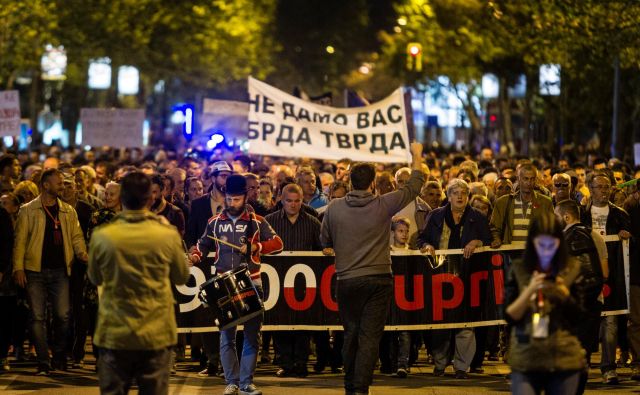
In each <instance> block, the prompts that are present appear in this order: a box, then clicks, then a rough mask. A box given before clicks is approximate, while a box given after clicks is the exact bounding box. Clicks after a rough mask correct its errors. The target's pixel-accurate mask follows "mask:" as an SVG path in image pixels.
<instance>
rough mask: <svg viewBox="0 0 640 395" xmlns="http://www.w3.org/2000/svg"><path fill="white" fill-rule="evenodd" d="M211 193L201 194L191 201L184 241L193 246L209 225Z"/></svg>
mask: <svg viewBox="0 0 640 395" xmlns="http://www.w3.org/2000/svg"><path fill="white" fill-rule="evenodd" d="M210 199H211V194H206V195H204V196H200V197H199V198H197V199H195V200H194V201H193V202H191V211H190V212H189V220H188V221H187V229H186V230H185V232H184V241H185V242H186V243H187V246H189V247H191V246H193V245H195V244H196V243H197V242H198V239H199V238H200V237H201V236H202V235H203V233H204V230H205V229H206V227H207V222H208V221H209V218H211V217H213V213H212V212H211V200H210Z"/></svg>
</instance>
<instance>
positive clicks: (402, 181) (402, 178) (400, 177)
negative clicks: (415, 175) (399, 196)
mask: <svg viewBox="0 0 640 395" xmlns="http://www.w3.org/2000/svg"><path fill="white" fill-rule="evenodd" d="M409 178H411V173H410V172H408V171H403V172H401V173H399V174H396V184H397V185H398V189H400V188H402V187H403V186H405V185H406V184H407V182H408V181H409Z"/></svg>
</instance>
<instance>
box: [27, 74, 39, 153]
mask: <svg viewBox="0 0 640 395" xmlns="http://www.w3.org/2000/svg"><path fill="white" fill-rule="evenodd" d="M39 85H40V72H39V71H34V72H33V79H32V80H31V94H30V95H29V122H30V123H31V125H30V126H31V142H32V146H33V147H36V146H37V145H38V144H39V143H40V130H38V104H39V103H40V101H39V100H38V98H39V97H40V89H39Z"/></svg>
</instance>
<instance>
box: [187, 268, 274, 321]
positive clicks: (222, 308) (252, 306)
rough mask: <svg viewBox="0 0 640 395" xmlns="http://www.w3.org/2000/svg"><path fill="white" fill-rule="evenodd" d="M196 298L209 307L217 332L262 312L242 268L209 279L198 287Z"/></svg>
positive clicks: (258, 296) (253, 289)
mask: <svg viewBox="0 0 640 395" xmlns="http://www.w3.org/2000/svg"><path fill="white" fill-rule="evenodd" d="M198 297H199V298H200V301H201V302H202V304H203V305H205V306H208V307H210V308H211V310H212V311H213V315H214V322H215V324H216V325H217V326H218V327H219V328H220V330H225V329H227V328H230V327H233V326H237V325H239V324H242V323H243V322H246V321H248V320H250V319H251V318H253V317H255V316H257V315H258V314H262V312H263V310H264V305H263V304H262V299H260V295H259V294H258V291H257V290H256V287H255V286H254V285H253V282H252V281H251V277H250V276H249V270H248V269H247V268H246V267H241V268H238V269H235V270H231V271H228V272H225V273H221V274H218V275H217V276H215V277H213V278H211V279H209V280H208V281H207V282H205V283H204V284H202V285H201V286H200V292H199V293H198Z"/></svg>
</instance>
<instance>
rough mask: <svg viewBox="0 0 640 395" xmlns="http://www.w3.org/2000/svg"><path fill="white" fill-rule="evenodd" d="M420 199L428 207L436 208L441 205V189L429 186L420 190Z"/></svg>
mask: <svg viewBox="0 0 640 395" xmlns="http://www.w3.org/2000/svg"><path fill="white" fill-rule="evenodd" d="M421 197H422V199H424V201H425V202H427V204H428V205H429V207H431V208H438V207H440V204H441V203H442V187H440V186H439V185H438V186H436V185H435V184H430V185H428V186H427V187H425V188H423V189H422V193H421Z"/></svg>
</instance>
